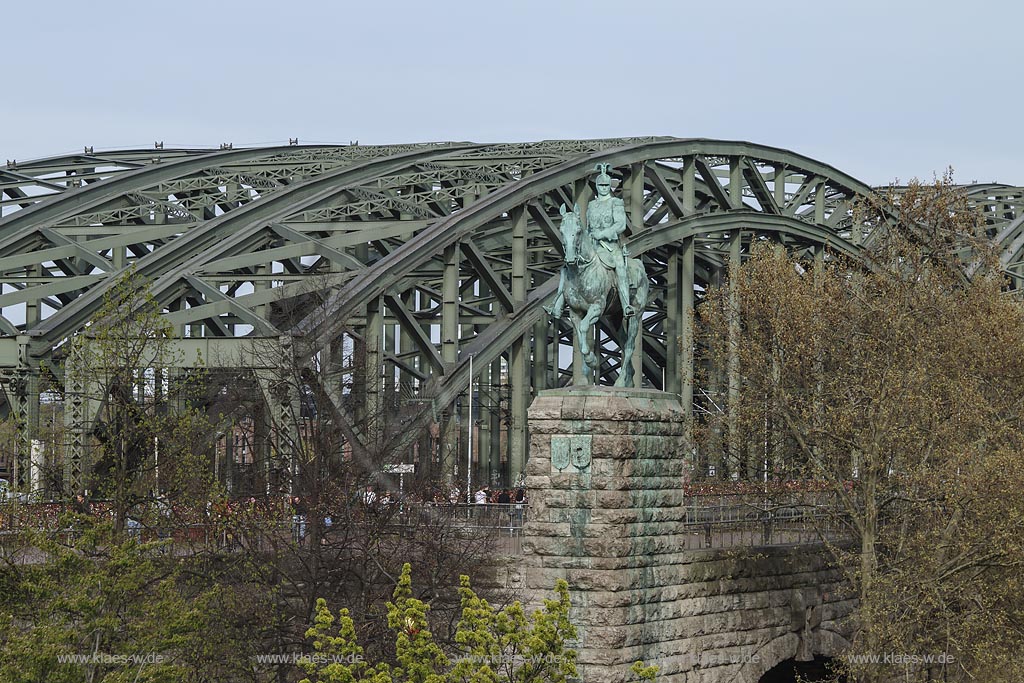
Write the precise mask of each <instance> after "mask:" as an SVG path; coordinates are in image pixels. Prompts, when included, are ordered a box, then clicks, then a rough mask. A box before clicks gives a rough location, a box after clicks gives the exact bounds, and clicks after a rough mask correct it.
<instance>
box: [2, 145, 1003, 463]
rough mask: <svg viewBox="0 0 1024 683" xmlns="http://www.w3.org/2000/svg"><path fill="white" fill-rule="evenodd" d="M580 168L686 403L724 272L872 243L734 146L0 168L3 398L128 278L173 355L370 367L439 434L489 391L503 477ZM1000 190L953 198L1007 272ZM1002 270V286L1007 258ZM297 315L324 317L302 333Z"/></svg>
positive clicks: (805, 178) (808, 174)
mask: <svg viewBox="0 0 1024 683" xmlns="http://www.w3.org/2000/svg"><path fill="white" fill-rule="evenodd" d="M157 155H159V156H157ZM597 163H608V164H610V165H611V166H612V167H613V169H614V175H615V177H616V178H617V179H618V181H619V185H620V189H619V191H620V192H621V193H622V195H623V198H624V199H625V201H626V206H627V210H628V213H629V217H630V225H631V236H630V245H631V247H630V248H631V250H632V251H633V253H634V254H643V255H644V258H645V260H646V262H647V264H648V270H649V273H650V274H651V277H652V284H653V290H652V291H653V297H654V300H653V301H652V303H651V307H650V312H649V313H648V314H647V315H646V316H645V319H644V327H645V329H644V343H643V345H642V350H643V354H644V355H645V360H644V362H643V364H642V370H643V373H642V374H643V377H644V379H645V382H647V383H648V384H650V385H652V386H655V387H659V388H665V389H667V390H671V391H674V392H676V393H680V394H681V395H682V396H683V397H684V399H685V398H686V397H687V396H692V382H693V372H692V362H693V358H692V353H689V354H684V353H681V352H680V348H681V347H683V346H686V345H687V343H688V342H689V341H692V340H687V339H686V337H685V334H686V333H685V328H686V326H685V321H686V318H687V316H690V315H692V308H693V303H694V300H695V298H698V297H699V296H700V294H701V292H702V291H703V290H704V289H706V288H707V287H708V286H710V285H711V284H713V283H714V282H716V281H718V280H720V279H721V277H722V272H723V269H724V268H725V266H726V263H727V262H728V259H729V256H730V250H732V252H731V253H733V254H735V253H736V251H737V250H738V252H739V253H740V254H741V255H742V254H745V253H747V252H748V251H749V249H750V247H751V245H752V244H753V243H755V242H757V241H760V240H771V241H774V242H777V243H780V244H782V245H784V247H785V248H786V249H788V250H790V251H793V252H806V253H818V254H821V253H822V252H823V250H827V251H828V252H839V253H845V254H847V255H849V256H852V257H854V258H856V257H857V256H858V254H859V252H860V246H859V245H860V244H861V243H862V242H863V241H864V240H866V239H870V232H871V226H861V225H856V224H854V222H853V218H852V214H853V211H852V209H853V206H854V204H855V203H856V202H858V201H860V200H862V199H864V198H866V197H868V196H870V195H871V194H872V193H873V191H872V189H871V188H870V187H868V186H866V185H864V184H863V183H860V182H858V181H856V180H855V179H853V178H851V177H849V176H847V175H845V174H843V173H842V172H840V171H838V170H836V169H835V168H833V167H831V166H828V165H826V164H822V163H820V162H817V161H814V160H812V159H808V158H806V157H803V156H800V155H798V154H794V153H792V152H788V151H786V150H781V149H776V148H771V147H764V146H760V145H755V144H751V143H747V142H731V141H714V140H681V139H673V138H635V139H612V140H584V141H545V142H539V143H517V144H496V145H484V144H473V143H435V144H422V145H395V146H379V147H377V146H340V147H298V146H289V147H277V148H264V149H246V150H230V151H217V152H203V151H198V150H167V151H164V150H159V151H156V152H154V151H152V150H149V151H135V150H129V151H124V152H116V153H107V154H104V155H72V156H69V157H62V158H57V159H49V160H42V161H38V162H29V163H18V164H16V166H15V167H14V168H10V169H7V171H8V173H7V174H6V175H3V174H0V190H2V192H3V195H2V197H0V199H2V200H3V206H4V207H5V211H6V212H7V213H5V215H4V217H3V218H2V219H0V278H3V279H2V282H3V284H4V285H5V286H4V287H3V291H2V292H0V308H2V310H3V314H4V315H3V317H2V318H0V370H2V371H4V372H5V373H6V374H7V376H8V377H9V378H14V377H16V376H18V375H19V373H21V374H25V373H32V372H33V368H36V367H38V365H39V363H40V362H42V363H44V364H45V363H48V364H50V365H53V366H55V365H56V363H55V360H54V353H55V349H57V350H58V351H57V353H59V349H60V347H61V345H62V343H63V342H64V340H65V339H67V337H68V336H70V335H72V334H75V333H76V332H77V331H78V330H80V329H81V328H82V326H83V325H85V324H86V323H87V321H88V320H89V319H90V317H92V316H93V315H95V313H96V311H97V310H98V308H99V306H100V305H101V304H102V301H103V295H104V293H105V292H106V291H107V290H108V289H109V287H110V283H111V282H112V281H113V279H114V278H115V277H116V276H117V275H118V274H120V273H122V272H124V271H125V270H126V269H127V268H128V267H134V268H135V269H136V270H137V271H138V272H140V273H142V274H143V275H145V276H146V277H147V278H149V279H150V280H151V281H152V289H153V293H154V296H155V297H156V299H157V300H158V302H159V303H160V305H161V306H162V307H163V309H164V311H165V315H166V316H167V318H168V320H169V321H170V322H171V323H172V324H173V325H174V326H175V328H176V329H178V330H179V334H180V335H181V337H182V338H183V339H185V338H186V337H187V338H209V339H211V340H216V339H223V340H224V341H225V342H227V341H229V340H232V339H241V340H245V339H256V338H272V339H276V338H277V337H278V336H279V335H286V336H288V335H295V336H299V337H303V338H305V340H306V341H307V342H312V343H311V344H310V345H308V346H307V347H306V348H307V349H316V348H322V347H326V346H328V345H329V344H332V343H335V342H337V340H338V339H339V338H342V337H344V338H347V339H348V340H349V342H350V343H359V344H370V345H371V346H373V347H374V349H371V351H372V353H370V354H368V356H369V357H372V358H374V359H376V360H374V362H375V363H378V364H383V365H384V366H385V368H386V369H382V368H381V367H377V366H375V367H373V368H370V370H369V373H370V374H371V375H373V374H374V373H376V377H377V378H378V380H379V381H382V382H384V383H385V385H386V384H387V383H388V382H394V383H401V384H402V385H403V386H406V387H409V391H411V393H412V394H413V395H415V396H418V397H421V398H429V399H431V401H432V402H433V404H434V408H435V410H436V411H437V412H441V411H442V410H443V409H444V408H445V407H446V406H448V405H449V404H450V403H451V402H452V401H453V400H454V398H455V397H456V396H457V395H458V394H459V393H460V392H462V391H465V387H466V386H467V385H469V384H470V383H471V382H472V383H473V384H474V386H476V387H477V390H478V391H481V392H483V391H485V390H494V389H493V388H494V387H498V386H500V387H506V388H508V387H509V386H510V387H511V388H510V389H509V391H511V393H512V397H511V400H510V401H509V406H508V408H507V410H508V411H509V413H510V414H509V422H511V423H512V425H513V427H512V429H513V430H520V431H521V434H520V436H519V437H518V440H516V439H511V440H512V441H513V442H515V443H514V449H513V450H516V449H518V452H513V453H512V454H511V460H512V463H511V469H512V472H511V474H512V475H514V474H515V473H516V472H517V468H521V465H522V459H523V457H524V456H525V453H524V452H523V450H524V449H525V443H524V442H523V440H522V438H521V437H522V435H523V434H525V428H524V420H525V409H526V405H527V404H528V398H529V396H530V394H531V393H532V392H535V391H537V390H538V389H541V388H545V387H546V386H550V385H552V384H554V383H556V382H558V381H563V380H564V379H565V377H567V376H568V370H569V368H568V367H567V365H566V360H565V355H566V353H567V350H568V349H569V348H570V339H569V336H568V332H567V329H566V328H565V327H564V326H562V327H559V326H556V325H550V324H548V322H547V321H546V318H545V317H544V314H543V312H542V310H541V308H540V304H541V303H542V302H543V301H545V300H546V299H547V298H549V297H550V296H551V295H552V294H553V291H554V287H555V283H556V282H557V273H558V269H559V267H560V261H559V259H560V255H559V252H558V249H559V248H558V246H557V239H556V237H555V236H556V234H557V219H558V207H559V206H560V205H561V204H562V203H569V202H571V201H573V199H574V198H577V199H580V200H581V201H586V199H587V193H588V192H589V185H588V178H589V176H590V175H591V173H592V171H593V168H594V166H595V164H597ZM1018 190H1019V188H1008V187H1004V186H997V185H991V186H978V187H976V188H974V190H973V194H972V197H974V198H975V200H976V201H977V203H978V205H979V206H982V207H985V210H986V212H987V213H986V216H987V220H989V222H990V225H991V226H992V227H991V229H992V230H993V232H994V234H998V235H999V239H1000V240H1002V241H1003V243H1005V244H1007V245H1008V249H1007V251H1008V253H1011V252H1012V253H1013V254H1017V253H1018V252H1020V251H1021V242H1022V239H1021V232H1022V231H1021V227H1020V218H1019V216H1020V212H1019V210H1018V207H1019V200H1020V197H1021V192H1019V191H1018ZM1010 246H1013V248H1012V249H1011V248H1010ZM1010 258H1011V260H1012V262H1008V263H1007V264H1006V265H1007V268H1008V269H1009V270H1012V269H1013V268H1014V267H1015V263H1016V261H1017V260H1019V257H1017V256H1013V257H1010ZM311 301H323V302H325V303H323V304H322V305H319V306H318V307H317V309H316V310H315V311H313V312H309V311H307V310H305V309H304V307H306V306H308V305H309V302H311ZM380 326H383V328H384V330H383V331H384V332H386V334H382V333H381V332H382V331H381V330H380V329H376V328H378V327H380ZM616 327H617V322H616V321H615V320H612V319H608V320H605V321H604V322H603V325H602V331H601V340H600V344H601V348H602V349H603V353H604V355H605V360H606V362H605V363H604V365H603V372H604V373H605V375H606V376H607V378H608V379H611V378H612V377H614V376H615V375H616V374H617V372H618V368H619V366H620V364H621V361H620V360H618V359H617V358H616V357H615V354H614V351H615V350H616V348H617V343H616V334H615V329H616ZM382 339H385V340H386V341H382ZM218 348H238V346H237V345H221V346H220V347H218ZM3 349H6V351H3ZM308 352H309V351H307V353H308ZM470 357H473V358H474V359H475V361H476V362H475V365H474V375H475V376H474V377H473V378H470V377H469V367H468V366H469V363H468V360H469V358H470ZM495 373H497V374H495ZM385 378H390V379H385ZM10 383H11V385H12V386H13V379H12V380H11V382H10ZM504 390H505V389H501V391H504ZM495 391H497V390H495ZM9 393H10V392H9ZM341 393H342V392H341V390H337V389H336V390H335V391H334V392H333V394H334V395H340V394H341ZM19 405H20V404H19ZM507 474H508V473H507Z"/></svg>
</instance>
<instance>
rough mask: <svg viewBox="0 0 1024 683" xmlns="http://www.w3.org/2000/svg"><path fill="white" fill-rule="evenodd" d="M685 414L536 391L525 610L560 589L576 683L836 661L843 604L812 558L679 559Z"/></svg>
mask: <svg viewBox="0 0 1024 683" xmlns="http://www.w3.org/2000/svg"><path fill="white" fill-rule="evenodd" d="M684 429H685V424H684V420H683V409H682V407H681V406H680V404H679V402H678V400H677V399H676V397H675V396H674V395H671V394H665V393H663V392H659V391H654V390H648V389H617V388H613V387H579V386H577V387H569V388H565V389H555V390H549V391H542V392H540V394H539V395H538V397H537V399H536V400H535V401H534V402H533V405H532V406H531V408H530V461H529V463H528V464H527V487H528V489H529V493H530V520H529V522H528V523H527V524H526V526H525V528H524V530H523V531H524V533H523V562H522V571H523V574H524V577H523V578H524V583H523V585H524V588H525V592H526V602H527V603H528V604H530V605H534V606H539V604H540V599H541V598H542V597H546V596H547V595H548V594H549V593H550V590H551V587H552V586H553V585H554V582H555V581H556V580H557V579H559V578H562V579H565V580H566V581H567V582H568V583H569V589H570V596H571V600H572V605H573V608H572V613H571V618H572V620H573V623H574V624H576V625H577V628H578V630H579V634H578V636H579V638H578V643H577V644H576V647H577V650H578V652H579V667H580V680H584V681H587V682H588V683H620V682H623V681H629V680H633V679H634V678H635V676H634V675H633V674H632V673H631V672H630V671H629V668H630V666H631V665H632V663H633V662H634V661H636V660H643V661H644V662H645V663H647V664H655V665H657V666H658V667H659V674H658V680H659V681H668V682H672V683H698V682H699V683H719V682H720V681H722V682H724V681H730V682H732V683H758V682H759V680H760V678H761V676H763V675H764V674H765V673H766V672H767V671H769V670H771V669H772V668H773V667H775V666H776V665H778V664H779V663H780V662H783V661H785V660H787V659H795V660H798V661H803V660H806V659H808V658H813V656H814V655H824V656H835V655H837V654H841V652H842V650H843V648H844V647H845V644H846V638H847V631H846V626H845V617H846V616H847V615H848V614H849V613H850V611H851V610H852V606H853V601H852V600H851V599H849V596H848V595H847V591H846V589H845V588H844V585H843V582H842V574H841V571H840V570H838V569H836V568H835V567H833V566H831V564H830V562H829V556H828V554H827V552H826V551H825V549H824V548H823V547H821V546H820V545H811V546H808V545H797V546H792V545H791V546H775V547H754V548H729V549H712V550H684V548H686V547H687V546H688V545H691V544H688V543H687V540H688V539H687V536H688V535H689V534H692V533H694V532H695V531H694V525H693V524H692V521H693V520H689V519H687V515H688V514H692V509H691V508H689V507H687V506H685V505H684V504H683V502H684V488H683V487H684V484H685V483H686V481H687V480H688V478H689V475H690V467H691V463H690V462H689V460H688V457H687V453H688V450H687V448H686V447H685V446H686V444H685V442H684V441H685V439H684V434H685V432H684Z"/></svg>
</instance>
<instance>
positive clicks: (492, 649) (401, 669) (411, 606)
mask: <svg viewBox="0 0 1024 683" xmlns="http://www.w3.org/2000/svg"><path fill="white" fill-rule="evenodd" d="M411 574H412V568H411V566H410V565H409V564H408V563H406V564H405V565H404V566H403V568H402V575H401V578H400V579H399V581H398V585H397V586H396V587H395V592H394V595H393V599H392V601H390V602H388V603H387V617H388V626H389V628H390V630H391V632H392V633H393V634H394V664H389V663H386V662H380V663H377V664H370V663H369V662H367V661H366V660H365V659H364V651H363V649H362V648H361V647H360V646H359V645H358V643H357V642H356V634H355V628H354V625H353V622H352V619H351V617H350V616H349V613H348V610H347V609H342V610H341V611H340V612H339V613H338V619H337V624H338V625H337V626H335V618H334V616H333V615H332V614H331V612H330V609H329V608H328V606H327V603H326V601H324V600H318V601H317V605H316V615H315V619H314V623H313V626H312V627H311V628H310V629H309V630H308V631H307V632H306V638H307V639H308V640H310V641H312V644H313V648H314V649H315V651H316V655H315V656H314V657H312V658H309V659H308V660H307V661H305V662H303V663H302V667H303V668H304V669H305V670H306V672H307V673H308V674H309V675H310V677H309V678H306V679H304V680H303V683H355V682H359V683H399V682H402V683H405V682H409V683H500V682H502V681H507V682H508V683H531V682H537V683H540V682H541V681H543V682H549V681H550V682H552V683H565V682H566V681H568V680H569V679H571V678H573V677H575V676H576V675H577V670H576V651H575V650H573V649H571V648H570V647H569V643H570V642H571V641H572V640H574V639H575V638H576V629H575V627H574V626H573V625H572V623H571V622H570V621H569V586H568V584H566V583H565V581H559V582H558V583H557V584H556V585H555V593H556V596H557V597H556V598H555V599H553V600H545V601H544V607H543V609H539V610H536V611H535V612H534V613H533V614H532V615H530V616H529V617H527V615H526V613H525V610H524V609H523V606H522V605H521V604H520V603H519V602H518V601H517V602H514V603H512V604H511V605H508V606H507V607H504V608H502V609H496V608H495V607H494V606H492V605H490V604H489V603H488V602H487V601H486V600H483V599H481V598H480V597H478V596H477V595H476V593H474V592H473V590H472V588H470V585H469V579H468V577H466V576H463V577H462V578H461V586H460V587H459V596H460V598H461V607H462V618H461V619H460V620H459V623H458V626H457V628H456V632H455V643H456V645H455V649H454V650H453V651H452V652H450V653H445V652H444V651H443V650H442V649H441V647H440V646H439V645H438V644H437V643H436V642H435V641H434V638H433V636H432V634H431V633H430V631H429V630H428V628H427V613H428V612H429V610H430V606H429V605H427V604H426V603H424V602H423V601H421V600H417V599H416V598H414V597H412V580H411ZM648 669H650V667H648ZM645 671H646V670H645ZM651 675H653V672H651Z"/></svg>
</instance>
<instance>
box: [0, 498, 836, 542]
mask: <svg viewBox="0 0 1024 683" xmlns="http://www.w3.org/2000/svg"><path fill="white" fill-rule="evenodd" d="M837 510H838V506H837V505H836V501H835V499H834V495H833V494H831V493H829V492H824V491H811V492H787V493H785V494H781V495H780V494H752V493H741V494H706V493H701V494H694V495H688V496H686V497H685V498H684V502H683V505H682V515H681V524H680V525H677V526H676V529H677V535H678V538H679V542H680V549H688V550H701V549H707V548H731V547H753V546H773V545H790V544H807V543H817V542H820V541H821V540H823V539H827V540H840V539H842V538H843V536H844V533H845V529H846V525H845V524H844V523H843V517H842V515H840V514H838V512H837ZM529 511H530V507H529V505H528V504H526V503H487V504H465V503H459V504H447V503H444V504H434V503H418V502H416V503H412V502H393V503H388V504H378V505H375V506H367V507H366V508H365V510H363V511H362V513H363V514H365V515H381V517H380V520H382V521H383V523H384V526H386V527H388V528H391V529H393V530H394V531H395V532H396V533H403V530H405V531H408V530H411V529H415V528H429V527H430V526H431V525H437V524H438V523H444V524H446V525H450V526H451V527H452V528H454V529H455V530H456V531H464V532H466V533H487V534H492V537H493V540H494V542H495V543H496V544H497V551H498V552H501V553H503V554H506V555H509V554H511V555H519V554H521V553H522V537H523V530H524V526H525V525H526V523H527V521H528V519H529ZM319 523H320V525H321V530H322V531H323V532H324V533H325V534H326V535H328V536H329V533H330V523H328V522H327V520H326V519H321V520H319ZM309 524H310V520H309V518H308V517H307V518H306V519H304V520H300V519H299V518H298V517H296V516H293V515H288V514H284V513H283V511H282V510H281V509H278V510H275V511H274V512H273V513H272V514H267V515H266V516H265V517H262V518H260V517H255V518H254V517H248V518H241V517H240V518H238V519H232V518H231V517H230V516H221V517H211V518H209V519H204V520H202V521H199V522H192V523H182V522H181V521H180V520H179V521H178V523H175V524H170V523H163V522H161V521H160V520H156V521H154V520H152V519H149V520H146V521H143V522H140V521H137V520H135V519H129V520H128V523H127V528H126V531H127V533H128V534H129V536H134V537H135V538H138V539H139V540H141V541H152V540H157V541H166V543H165V545H166V546H167V550H166V552H169V553H176V554H184V553H188V552H194V551H195V550H196V548H197V547H204V548H207V549H210V548H213V549H220V550H226V551H235V550H250V551H261V550H269V549H271V548H273V547H280V545H281V544H283V543H287V542H289V541H291V542H292V543H298V544H301V543H305V542H307V541H306V538H307V536H308V531H309V528H310V527H309ZM30 529H31V530H34V531H44V532H46V533H48V534H50V535H52V536H53V537H56V538H58V539H59V540H62V541H71V540H73V536H74V534H75V533H76V529H75V527H74V525H70V526H69V525H62V524H60V523H58V514H57V509H56V508H53V506H33V505H23V506H18V507H17V508H16V509H14V510H8V513H7V515H6V516H4V517H3V518H2V519H0V553H2V554H4V555H7V556H10V553H11V552H13V551H14V550H16V549H18V548H21V549H22V550H23V543H21V541H20V539H21V537H22V536H23V535H24V532H25V531H26V530H30ZM680 531H681V532H680Z"/></svg>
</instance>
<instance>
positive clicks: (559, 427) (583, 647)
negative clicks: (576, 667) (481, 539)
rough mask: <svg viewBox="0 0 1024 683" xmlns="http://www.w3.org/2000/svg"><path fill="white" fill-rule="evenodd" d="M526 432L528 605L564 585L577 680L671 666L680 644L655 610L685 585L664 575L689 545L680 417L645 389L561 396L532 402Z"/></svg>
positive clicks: (674, 405) (558, 392)
mask: <svg viewBox="0 0 1024 683" xmlns="http://www.w3.org/2000/svg"><path fill="white" fill-rule="evenodd" d="M529 429H530V461H529V464H528V466H527V470H526V471H527V477H526V486H527V489H528V490H529V495H530V516H529V521H528V523H527V525H526V528H525V529H524V539H523V553H524V569H525V573H526V586H525V587H526V591H527V596H528V599H529V600H530V601H531V602H539V598H540V597H543V596H548V595H549V594H550V591H551V588H552V586H553V585H554V583H555V580H556V579H558V578H564V579H566V580H567V581H568V583H569V588H570V591H571V597H572V602H573V613H572V619H573V622H574V623H575V624H576V625H577V627H578V629H579V635H580V640H579V648H578V649H579V654H580V658H579V661H580V665H581V671H580V674H581V676H580V679H581V680H583V681H587V683H598V682H602V681H607V682H617V681H623V680H627V679H629V678H631V677H632V674H630V673H629V667H630V665H631V664H632V663H633V662H634V661H636V660H637V659H645V660H649V659H659V658H661V657H663V656H665V654H667V653H666V652H665V651H664V650H663V647H664V644H665V643H666V641H667V642H671V641H672V640H674V639H675V637H676V635H675V634H667V633H661V632H660V630H661V628H662V626H661V625H663V624H666V623H671V622H665V621H664V619H665V617H666V616H668V615H667V614H659V612H661V611H664V610H665V609H666V607H668V606H669V604H670V603H666V602H665V601H666V600H670V599H672V598H674V597H675V596H674V595H668V594H666V592H665V591H666V589H669V588H670V587H672V588H674V587H675V586H677V585H678V578H677V577H675V576H674V575H673V574H674V572H671V571H669V572H668V574H666V573H665V571H664V570H665V569H666V568H667V567H669V566H671V565H673V564H675V563H676V559H675V558H676V557H677V555H678V549H679V548H680V547H681V546H682V543H680V542H679V538H678V536H677V534H679V533H681V532H682V529H681V528H680V522H681V514H682V502H683V484H684V483H685V481H686V480H687V478H688V476H689V465H688V462H689V461H688V458H687V449H686V444H685V443H684V441H683V439H684V437H683V434H684V431H683V411H682V407H681V406H680V404H679V402H678V400H677V399H676V397H674V396H673V395H671V394H666V393H664V392H660V391H654V390H647V389H624V388H613V387H570V388H566V389H553V390H550V391H542V392H540V395H538V396H537V398H536V400H534V402H533V405H532V406H531V407H530V411H529ZM673 616H674V615H673Z"/></svg>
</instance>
